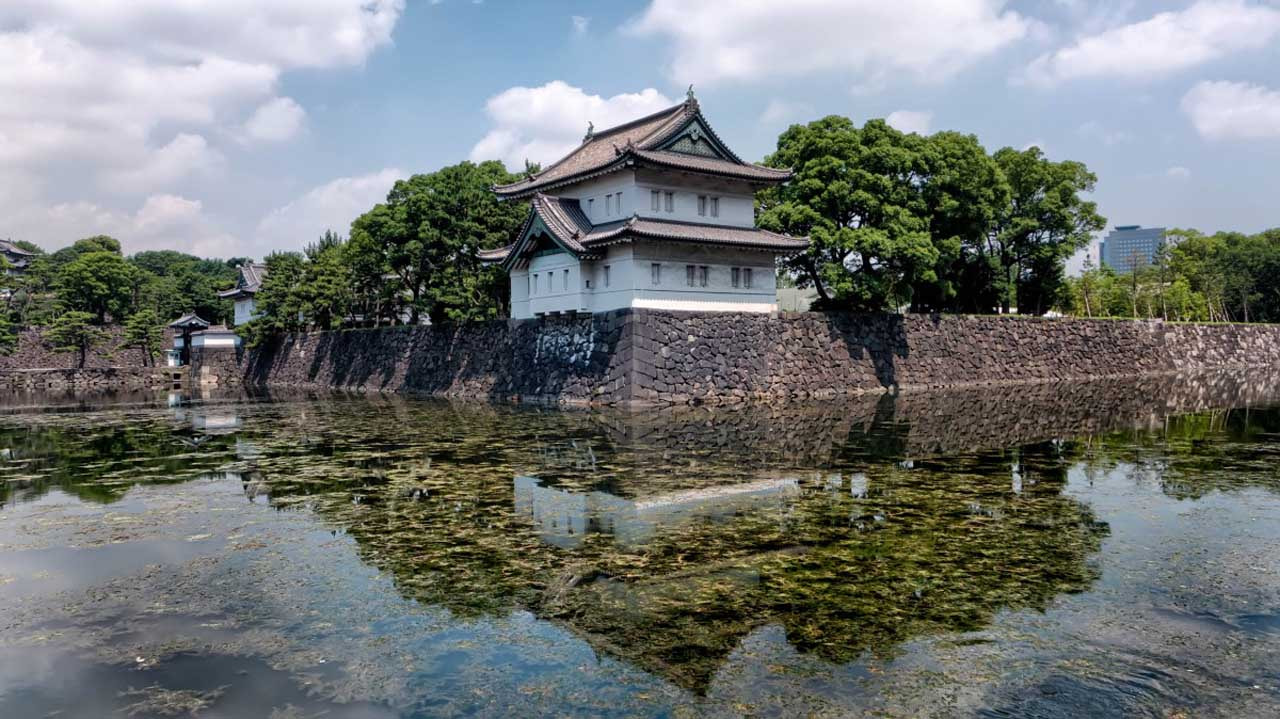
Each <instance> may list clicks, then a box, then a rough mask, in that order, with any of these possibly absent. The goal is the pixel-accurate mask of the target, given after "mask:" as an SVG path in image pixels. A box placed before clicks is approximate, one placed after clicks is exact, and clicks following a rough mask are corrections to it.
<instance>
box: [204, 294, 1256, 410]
mask: <svg viewBox="0 0 1280 719" xmlns="http://www.w3.org/2000/svg"><path fill="white" fill-rule="evenodd" d="M1277 357H1280V326H1276V325H1176V324H1165V323H1159V322H1128V321H1118V320H1046V319H1037V318H1012V317H959V316H925V315H906V316H903V315H836V314H831V315H828V314H822V313H782V314H774V315H745V314H728V313H672V312H659V311H649V310H632V311H621V312H611V313H607V314H601V315H596V316H594V317H592V318H581V319H547V320H523V321H498V322H487V323H476V324H470V325H445V326H439V327H418V328H395V329H384V330H362V331H350V332H327V333H315V334H309V335H307V334H304V335H293V336H289V337H285V338H283V339H281V340H280V341H278V342H276V343H275V344H273V345H272V346H270V347H266V348H263V349H262V350H259V351H253V352H249V353H248V354H247V355H246V358H245V360H244V361H243V362H241V363H239V364H238V365H237V366H236V367H233V368H228V369H227V370H225V371H223V372H222V374H223V375H226V376H227V378H228V379H231V378H233V377H234V376H235V375H236V374H237V369H238V372H239V373H240V375H241V376H242V377H243V378H244V380H245V381H247V382H249V383H251V384H263V385H284V386H329V387H352V388H362V389H376V390H389V391H410V392H424V393H431V394H438V395H447V396H464V397H488V398H515V397H519V398H524V399H538V400H547V399H550V400H565V401H595V402H602V403H655V402H656V403H675V404H684V403H691V402H720V401H736V400H748V399H764V400H771V401H772V400H784V399H822V398H830V397H836V396H841V395H849V394H856V393H860V392H866V391H879V390H881V389H883V388H885V387H895V386H897V387H913V388H916V387H963V386H975V385H1003V384H1013V383H1024V382H1044V381H1056V380H1067V379H1070V380H1079V379H1092V378H1100V377H1121V376H1136V375H1143V374H1151V373H1157V372H1173V371H1180V370H1187V371H1195V370H1203V369H1210V368H1222V367H1258V366H1275V365H1276V364H1277V359H1276V358H1277ZM222 383H223V384H225V383H226V382H222Z"/></svg>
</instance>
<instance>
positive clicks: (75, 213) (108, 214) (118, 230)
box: [4, 194, 241, 257]
mask: <svg viewBox="0 0 1280 719" xmlns="http://www.w3.org/2000/svg"><path fill="white" fill-rule="evenodd" d="M5 225H6V227H5V231H4V234H5V235H6V236H12V237H15V238H18V237H21V238H24V239H32V240H35V241H37V243H38V244H39V245H41V246H42V247H44V248H45V249H46V250H53V249H56V248H58V247H64V246H66V245H69V244H71V243H72V242H75V241H76V240H78V239H80V238H82V237H88V236H90V235H97V234H103V235H111V236H112V237H115V238H117V239H119V240H120V243H121V245H123V248H124V251H125V252H126V253H128V254H132V253H134V252H140V251H142V250H159V249H172V250H179V251H182V252H190V253H192V254H195V255H199V256H201V257H230V256H233V255H235V254H238V253H239V251H240V250H241V247H240V245H239V242H238V241H237V240H236V238H235V237H234V236H233V235H231V234H229V233H228V232H226V231H225V230H223V229H222V227H221V226H220V225H219V223H218V222H217V221H216V220H215V219H214V218H211V217H210V216H208V214H207V213H205V211H204V206H203V204H202V203H201V202H200V201H198V200H190V199H187V198H185V197H181V196H178V195H165V194H162V195H152V196H150V197H147V198H146V199H145V200H144V201H143V203H142V205H141V206H140V207H139V208H138V209H137V210H136V211H133V212H127V211H120V210H115V209H111V208H108V207H103V206H102V205H98V204H95V203H91V202H83V201H81V202H66V203H60V204H55V205H50V206H37V205H25V206H23V207H22V208H19V209H17V210H15V211H7V212H6V213H5Z"/></svg>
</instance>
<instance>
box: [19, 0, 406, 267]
mask: <svg viewBox="0 0 1280 719" xmlns="http://www.w3.org/2000/svg"><path fill="white" fill-rule="evenodd" d="M403 9H404V2H403V0H278V1H275V2H270V3H264V2H259V1H258V0H217V1H214V0H189V1H186V2H171V1H170V0H132V1H131V2H84V1H82V0H6V1H5V2H3V3H0V68H4V69H3V70H2V71H0V108H3V109H2V110H0V174H3V175H4V179H2V180H0V186H5V187H7V186H10V185H11V184H13V183H14V182H16V181H17V180H15V178H19V179H20V181H21V182H22V183H23V186H24V187H26V188H29V189H28V190H27V191H25V192H24V193H23V194H22V195H21V202H19V200H18V198H17V197H16V196H9V197H6V198H3V199H4V203H3V204H4V205H5V208H4V209H5V212H6V213H7V215H8V219H9V223H8V224H9V225H10V226H15V225H16V222H15V221H14V220H13V219H12V218H16V217H19V216H24V217H31V218H41V217H46V218H53V219H57V220H58V221H59V222H65V221H66V220H67V219H68V218H78V219H80V220H83V221H84V222H85V229H84V230H83V231H75V232H72V233H71V234H72V235H74V236H75V237H79V236H83V235H85V234H91V233H92V232H93V231H105V230H102V228H101V227H100V226H99V225H101V224H102V223H100V222H98V220H103V222H106V224H114V225H115V226H117V227H119V228H121V230H129V231H132V230H136V229H137V227H136V226H135V224H134V221H135V220H137V217H138V212H140V211H141V209H140V210H139V211H137V212H135V211H129V210H123V209H118V208H104V207H102V206H100V205H98V204H95V203H94V202H70V203H66V202H60V200H61V199H62V198H65V197H73V198H74V197H85V196H88V195H90V194H91V188H104V189H107V190H109V191H110V192H113V193H117V194H130V195H133V196H134V198H133V201H134V202H142V203H143V204H142V205H141V208H143V209H145V208H147V207H148V206H147V204H146V200H145V199H143V198H151V197H158V198H173V197H178V195H175V194H172V193H174V192H175V188H174V187H173V185H174V183H177V182H181V181H183V180H186V179H188V178H190V177H192V176H197V175H201V174H209V173H211V172H216V171H218V170H220V169H222V168H223V167H224V165H225V157H224V156H223V154H222V153H221V152H220V151H219V150H218V149H217V148H216V147H214V146H213V144H212V143H211V138H244V137H249V136H256V137H258V138H259V139H286V138H287V137H288V136H290V135H291V134H292V133H295V132H296V131H297V128H298V127H300V126H301V121H302V119H303V117H304V116H303V114H302V111H301V108H300V107H297V105H296V103H293V101H292V100H288V99H287V98H277V97H276V93H277V88H278V85H279V81H280V77H281V75H282V74H283V73H286V72H288V71H291V70H295V69H299V68H331V67H338V66H350V65H358V64H360V63H362V62H364V61H365V59H366V58H367V57H368V56H369V54H370V53H371V52H373V51H374V50H375V49H376V48H378V47H381V46H383V45H386V44H388V43H389V42H390V41H391V32H392V30H393V28H394V26H395V24H396V22H397V21H398V19H399V17H400V14H401V13H402V11H403ZM289 103H292V104H289ZM45 188H56V189H57V191H58V193H59V194H60V195H61V197H59V198H57V199H49V198H47V197H45V193H44V192H43V190H44V189H45ZM33 190H34V191H33ZM189 201H190V202H195V201H194V200H189ZM176 206H177V205H174V204H172V203H170V207H176ZM158 207H159V205H155V204H154V203H153V204H152V205H151V209H152V210H155V209H157V208H158ZM59 208H60V209H59ZM103 218H107V219H110V220H111V221H110V222H107V221H106V219H103ZM111 218H115V219H111ZM120 218H124V219H120ZM144 219H145V215H144ZM60 226H61V225H55V226H51V228H54V229H51V230H50V232H53V233H55V234H56V227H60ZM148 226H154V223H153V224H152V225H148ZM31 227H33V228H35V231H34V232H32V233H31V234H29V235H26V236H28V237H30V238H31V239H33V240H36V241H39V242H41V243H45V242H48V241H52V240H49V239H46V238H48V237H49V235H50V232H44V231H41V230H40V229H39V225H38V224H34V223H33V224H32V225H31ZM95 228H96V229H95ZM202 232H203V234H198V236H199V237H206V238H207V237H213V236H217V233H216V232H213V231H209V230H204V231H202ZM14 233H15V236H16V234H17V231H14ZM121 240H122V241H124V242H126V244H128V242H129V238H127V237H121Z"/></svg>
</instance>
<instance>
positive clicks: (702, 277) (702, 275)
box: [698, 265, 711, 287]
mask: <svg viewBox="0 0 1280 719" xmlns="http://www.w3.org/2000/svg"><path fill="white" fill-rule="evenodd" d="M710 274H711V268H710V267H707V266H706V265H703V266H701V267H699V268H698V286H699V287H706V286H707V277H708V276H709V275H710Z"/></svg>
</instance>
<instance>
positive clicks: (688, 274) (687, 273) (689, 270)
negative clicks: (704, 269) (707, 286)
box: [684, 265, 694, 287]
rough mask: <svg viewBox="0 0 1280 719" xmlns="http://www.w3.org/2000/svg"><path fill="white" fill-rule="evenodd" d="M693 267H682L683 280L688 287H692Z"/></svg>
mask: <svg viewBox="0 0 1280 719" xmlns="http://www.w3.org/2000/svg"><path fill="white" fill-rule="evenodd" d="M693 272H694V269H693V265H685V266H684V280H685V283H687V284H688V285H689V286H690V287H693Z"/></svg>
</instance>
